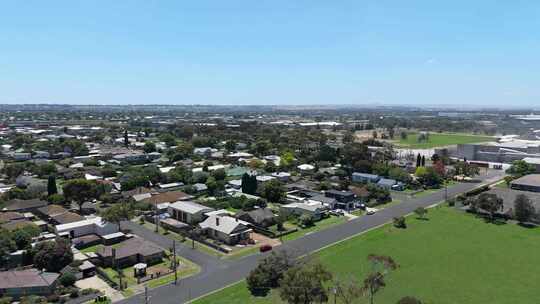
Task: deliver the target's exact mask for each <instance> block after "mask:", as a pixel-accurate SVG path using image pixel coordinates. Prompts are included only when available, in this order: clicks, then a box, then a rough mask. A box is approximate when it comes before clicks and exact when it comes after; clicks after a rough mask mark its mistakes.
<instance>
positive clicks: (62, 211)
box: [36, 205, 84, 225]
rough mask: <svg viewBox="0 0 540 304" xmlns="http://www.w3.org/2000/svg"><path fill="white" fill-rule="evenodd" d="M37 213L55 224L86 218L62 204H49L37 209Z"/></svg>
mask: <svg viewBox="0 0 540 304" xmlns="http://www.w3.org/2000/svg"><path fill="white" fill-rule="evenodd" d="M36 214H37V215H38V216H39V217H41V218H42V219H43V220H45V221H48V222H50V223H51V224H53V225H60V224H67V223H73V222H79V221H82V220H84V217H82V216H80V215H79V214H77V213H74V212H71V211H68V210H67V209H66V208H64V207H62V206H60V205H48V206H45V207H41V208H39V209H37V210H36Z"/></svg>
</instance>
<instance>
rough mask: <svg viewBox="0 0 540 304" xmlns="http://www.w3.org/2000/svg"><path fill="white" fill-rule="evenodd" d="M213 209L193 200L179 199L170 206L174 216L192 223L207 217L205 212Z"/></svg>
mask: <svg viewBox="0 0 540 304" xmlns="http://www.w3.org/2000/svg"><path fill="white" fill-rule="evenodd" d="M213 210H214V209H212V208H209V207H206V206H203V205H201V204H197V203H195V202H192V201H179V202H176V203H173V204H170V205H169V208H168V212H169V214H170V215H171V217H172V218H174V219H176V220H178V221H180V222H183V223H186V224H190V225H195V224H197V223H200V222H202V221H203V220H204V218H205V215H204V214H205V213H207V212H210V211H213Z"/></svg>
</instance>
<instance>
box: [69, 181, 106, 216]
mask: <svg viewBox="0 0 540 304" xmlns="http://www.w3.org/2000/svg"><path fill="white" fill-rule="evenodd" d="M63 190H64V197H65V198H66V200H68V201H69V202H74V203H75V204H77V206H78V207H79V211H82V205H83V203H84V202H87V201H89V200H92V199H96V198H98V197H99V195H100V193H99V192H98V187H97V184H96V182H95V181H88V180H85V179H73V180H70V181H68V182H67V183H65V184H64V187H63Z"/></svg>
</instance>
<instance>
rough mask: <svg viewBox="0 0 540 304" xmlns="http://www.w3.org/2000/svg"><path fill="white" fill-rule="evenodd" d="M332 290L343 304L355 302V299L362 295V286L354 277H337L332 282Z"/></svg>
mask: <svg viewBox="0 0 540 304" xmlns="http://www.w3.org/2000/svg"><path fill="white" fill-rule="evenodd" d="M334 292H335V295H336V297H337V298H339V299H340V300H341V302H342V303H343V304H354V303H357V299H358V298H360V297H361V296H362V288H361V286H360V283H359V282H357V280H356V279H355V278H348V279H345V280H340V279H337V280H336V281H335V283H334Z"/></svg>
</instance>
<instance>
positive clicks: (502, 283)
mask: <svg viewBox="0 0 540 304" xmlns="http://www.w3.org/2000/svg"><path fill="white" fill-rule="evenodd" d="M428 218H429V220H418V219H415V218H414V216H409V217H408V218H407V224H408V228H407V229H403V230H401V229H396V228H394V227H392V226H391V225H387V226H384V227H381V228H379V229H376V230H372V231H370V232H367V233H366V234H363V235H360V236H357V237H355V238H353V239H349V240H347V241H344V242H341V243H339V244H337V245H334V246H332V247H329V248H326V249H324V250H322V251H321V252H319V253H318V254H317V255H318V256H319V258H320V260H321V262H323V263H324V264H325V265H327V266H328V267H329V269H331V271H332V272H333V273H334V274H335V275H339V276H340V278H345V277H348V276H355V277H356V278H357V279H358V280H362V279H363V278H364V276H365V274H366V273H367V271H368V269H369V268H368V264H367V262H366V256H367V255H368V254H371V253H375V254H384V255H390V256H391V257H393V258H394V259H395V260H396V262H398V263H399V264H400V268H399V269H398V270H396V271H394V272H393V273H391V274H390V275H389V276H388V279H387V287H386V288H385V289H384V290H382V291H381V292H380V293H379V294H378V295H377V297H376V299H375V303H377V304H378V303H388V304H395V303H396V302H397V300H398V299H400V298H401V297H403V296H407V295H410V296H415V297H418V298H420V299H421V300H422V301H423V302H424V303H438V304H444V303H446V304H450V303H460V304H477V303H490V304H507V303H508V304H511V303H538V301H539V297H538V283H539V281H538V279H539V278H540V254H538V253H539V252H540V229H538V228H535V229H527V228H523V227H520V226H518V225H515V224H503V225H495V224H489V223H486V222H484V221H483V220H482V219H479V218H476V217H474V216H472V215H469V214H464V213H462V212H460V211H456V210H453V209H450V208H448V207H437V208H436V209H430V210H429V213H428ZM330 302H332V303H333V298H332V299H331V301H330ZM194 303H196V304H210V303H212V304H215V303H223V304H225V303H227V304H230V303H238V304H240V303H264V304H270V303H282V302H281V301H280V299H279V295H278V292H276V291H273V292H272V293H271V294H270V295H269V296H267V297H265V298H254V297H252V296H251V295H250V294H249V292H248V290H247V289H246V287H245V283H244V282H242V283H238V284H236V285H233V286H231V287H228V288H226V289H223V290H221V291H219V292H217V293H214V294H211V295H209V296H206V297H204V298H201V299H199V300H197V301H195V302H194ZM338 303H339V301H338ZM358 303H366V299H361V300H359V301H358Z"/></svg>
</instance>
